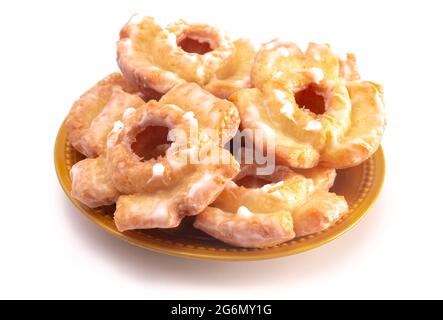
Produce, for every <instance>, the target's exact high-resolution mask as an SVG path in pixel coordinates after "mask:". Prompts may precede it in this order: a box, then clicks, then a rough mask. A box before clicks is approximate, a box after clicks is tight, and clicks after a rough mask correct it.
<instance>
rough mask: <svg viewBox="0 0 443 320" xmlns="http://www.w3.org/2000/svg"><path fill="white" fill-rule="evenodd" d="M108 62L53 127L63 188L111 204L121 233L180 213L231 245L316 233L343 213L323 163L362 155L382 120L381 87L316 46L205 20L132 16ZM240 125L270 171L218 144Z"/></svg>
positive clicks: (174, 220) (332, 172)
mask: <svg viewBox="0 0 443 320" xmlns="http://www.w3.org/2000/svg"><path fill="white" fill-rule="evenodd" d="M117 62H118V66H119V68H120V70H121V73H113V74H110V75H108V76H107V77H105V78H104V79H103V80H101V81H99V82H98V83H97V84H96V85H95V86H93V87H92V88H91V89H89V90H88V91H87V92H85V93H84V94H83V95H82V96H81V97H80V98H79V99H78V100H77V101H76V102H75V103H74V105H73V106H72V108H71V111H70V113H69V115H68V117H67V119H66V122H65V125H66V128H67V132H68V139H69V142H70V143H71V144H72V146H73V147H74V148H75V149H76V150H78V151H79V152H80V153H82V154H83V155H84V156H85V159H84V160H81V161H79V162H78V163H76V164H75V165H74V166H73V167H72V169H71V178H72V195H73V197H74V198H76V199H77V200H78V201H80V202H81V203H82V204H84V205H86V206H88V207H90V208H95V207H100V206H108V205H114V204H115V213H114V220H115V224H116V227H117V228H118V230H119V231H121V232H124V231H127V230H134V229H152V228H175V227H177V226H179V225H180V223H181V222H182V220H183V219H188V218H187V217H193V218H192V219H194V220H193V221H194V222H193V223H194V227H195V228H197V229H199V230H201V231H203V232H205V233H207V234H209V235H211V236H212V237H214V238H216V239H219V240H221V241H223V242H225V243H227V244H230V245H232V246H237V247H245V248H265V247H270V246H275V245H278V244H281V243H283V242H286V241H289V240H292V239H294V238H296V237H303V236H306V235H309V234H314V233H317V232H320V231H322V230H325V229H326V228H328V227H330V226H331V225H333V224H334V223H335V222H336V221H338V220H339V219H340V218H341V217H343V216H344V215H345V214H346V213H347V211H348V205H347V202H346V199H345V198H344V197H342V196H339V195H336V194H335V193H333V192H330V191H329V190H330V189H331V187H332V186H333V185H334V180H335V177H336V169H340V168H348V167H352V166H356V165H359V164H361V163H362V162H363V161H365V160H367V159H368V158H369V157H370V156H371V155H372V154H373V153H374V152H375V151H376V150H377V148H378V147H379V144H380V141H381V139H382V135H383V132H384V128H385V123H386V119H385V113H384V106H383V96H382V87H381V86H380V85H378V84H376V83H373V82H369V81H363V80H361V79H360V76H359V74H358V71H357V68H356V60H355V57H354V55H352V54H348V55H347V56H346V57H345V58H339V57H338V56H337V55H336V54H334V53H333V51H332V50H331V48H330V46H329V45H323V44H322V45H319V44H310V45H309V46H308V48H307V50H306V51H302V50H301V49H300V48H299V47H298V46H297V45H295V44H294V43H292V42H283V41H280V40H273V41H270V42H268V43H266V44H263V45H262V46H261V47H260V48H255V47H254V46H253V45H252V44H251V42H250V41H249V40H247V39H239V40H232V39H231V38H230V37H229V36H227V35H225V34H224V33H222V32H220V31H219V30H217V29H216V28H214V27H212V26H209V25H204V24H191V23H187V22H185V21H178V22H176V23H172V24H169V25H168V26H166V27H162V26H161V25H159V24H158V23H156V21H155V19H153V18H151V17H144V16H140V15H135V16H133V17H132V18H131V19H130V20H129V22H128V23H127V24H126V25H125V26H124V27H123V28H122V30H121V32H120V39H119V41H118V43H117ZM256 132H261V133H262V134H255V133H256ZM241 133H243V135H244V138H245V140H247V141H248V142H249V144H251V145H252V146H253V147H254V150H255V152H256V151H257V150H258V151H260V152H262V153H263V154H265V155H266V154H267V153H268V152H269V150H271V149H272V151H273V153H272V154H273V155H275V157H274V159H273V160H274V162H275V165H274V166H273V167H272V168H271V170H268V171H267V172H266V173H265V174H263V170H260V169H263V166H264V164H263V163H261V162H259V161H257V160H256V159H255V158H253V159H252V161H246V160H245V159H246V158H247V157H245V156H244V155H245V152H247V149H246V148H245V147H244V146H243V147H242V148H241V150H240V152H239V154H240V156H234V151H233V150H232V148H229V147H228V146H230V145H232V144H231V142H232V139H233V138H235V136H236V135H238V134H241ZM268 155H269V154H268Z"/></svg>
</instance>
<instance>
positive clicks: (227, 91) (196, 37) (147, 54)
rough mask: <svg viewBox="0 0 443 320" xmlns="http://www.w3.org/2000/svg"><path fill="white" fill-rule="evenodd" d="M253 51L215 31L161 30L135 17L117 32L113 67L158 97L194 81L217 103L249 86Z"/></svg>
mask: <svg viewBox="0 0 443 320" xmlns="http://www.w3.org/2000/svg"><path fill="white" fill-rule="evenodd" d="M254 55H255V50H254V48H253V46H252V45H251V43H250V42H249V41H248V40H244V39H240V40H237V41H234V42H232V41H231V40H230V39H229V38H228V37H227V36H225V35H223V34H222V33H221V32H219V31H218V30H217V29H215V28H213V27H211V26H209V25H203V24H189V23H186V22H184V21H182V20H181V21H179V22H177V23H173V24H170V25H168V26H167V27H166V28H164V29H163V28H162V27H160V26H159V25H158V24H157V23H156V22H155V21H154V19H153V18H151V17H143V16H140V15H135V16H133V17H132V18H131V19H130V21H129V22H128V23H127V24H126V25H125V26H124V27H123V29H122V30H121V31H120V40H119V41H118V43H117V62H118V65H119V66H120V69H121V71H122V72H123V74H124V75H125V77H126V78H127V79H128V81H129V82H131V83H132V84H133V85H135V86H137V87H138V88H139V90H140V91H142V92H143V93H145V94H151V95H152V93H153V92H154V93H156V96H157V97H158V98H159V97H161V96H162V95H163V94H164V93H166V92H167V91H168V90H170V89H171V88H172V87H174V86H175V85H177V84H180V83H183V82H195V83H197V84H199V85H200V86H202V87H204V88H206V89H207V90H209V91H210V92H211V93H213V94H215V95H216V96H219V97H221V98H228V97H229V96H230V95H231V94H232V93H233V92H235V91H236V90H238V89H240V88H246V87H248V86H249V82H250V81H249V77H250V70H251V66H252V61H253V58H254Z"/></svg>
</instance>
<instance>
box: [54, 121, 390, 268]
mask: <svg viewBox="0 0 443 320" xmlns="http://www.w3.org/2000/svg"><path fill="white" fill-rule="evenodd" d="M65 122H66V119H65V120H64V121H63V123H62V125H61V126H60V128H59V130H58V132H57V137H56V141H55V145H54V165H55V171H56V175H57V179H58V181H59V183H60V185H61V187H62V189H63V191H64V193H65V195H66V197H67V198H68V199H69V201H70V202H71V204H73V205H74V207H75V208H76V209H77V210H78V211H80V213H81V214H82V215H83V216H85V217H86V218H88V220H90V221H91V222H92V223H93V224H95V225H96V226H97V227H99V228H100V229H103V230H105V231H106V232H107V233H109V234H111V235H113V236H115V237H117V238H119V239H121V240H124V241H126V242H128V243H130V244H132V245H135V246H137V247H139V248H142V249H145V250H150V251H154V252H157V253H162V254H167V255H170V256H175V257H181V258H190V259H197V260H213V261H214V260H215V261H234V262H235V261H257V260H267V259H275V258H282V257H287V256H291V255H295V254H299V253H302V252H306V251H308V250H312V249H315V248H318V247H320V246H322V245H325V244H327V243H329V242H331V241H333V240H335V239H337V238H338V237H340V236H341V235H343V234H344V233H346V232H348V231H349V230H351V229H352V228H353V227H354V226H356V225H357V224H358V223H359V222H360V221H361V220H362V219H363V218H364V217H365V216H366V215H367V213H368V211H369V209H370V207H371V206H372V205H373V204H374V203H375V201H376V200H377V198H378V196H379V195H380V193H381V190H382V189H383V185H384V180H385V174H386V163H385V156H384V152H383V148H382V146H381V145H380V146H379V148H378V150H377V151H376V152H374V154H373V155H372V157H374V158H375V164H376V165H375V170H374V171H375V172H374V182H373V183H372V185H371V188H370V190H368V193H367V194H366V196H365V197H364V198H362V201H361V203H360V204H359V205H358V209H359V211H360V212H359V213H358V214H357V215H356V216H355V217H354V218H353V219H351V221H347V223H341V224H340V225H341V227H340V228H339V229H338V230H337V231H336V232H334V233H331V234H329V235H325V233H323V236H322V233H320V234H315V235H313V236H312V237H311V238H310V239H314V238H318V241H311V242H309V241H307V242H306V244H305V245H303V246H296V247H287V249H286V250H278V251H266V249H257V250H253V251H241V248H238V249H237V250H236V251H230V250H228V249H226V250H222V249H215V250H209V249H201V248H200V249H199V248H196V247H193V248H192V250H190V249H191V248H190V247H189V246H188V247H187V246H186V245H183V246H181V245H179V244H175V245H174V243H171V244H166V243H163V242H162V243H159V242H158V241H155V239H154V240H152V241H147V240H146V239H144V240H141V239H140V237H137V236H136V235H137V231H130V232H124V233H122V232H119V231H118V230H117V229H116V228H115V227H111V226H109V225H107V224H105V223H103V222H102V221H101V220H100V219H98V218H97V217H95V216H94V215H93V214H91V213H90V212H88V211H87V209H86V208H85V207H84V206H83V205H82V204H81V203H80V202H79V201H77V200H76V199H74V198H73V197H72V195H71V192H70V188H69V186H68V184H66V181H65V180H66V176H65V175H66V173H65V172H63V171H64V169H66V161H63V160H64V159H65V157H64V154H65V153H64V149H65V146H66V142H67V134H66V128H65ZM68 176H69V172H68ZM246 250H248V249H246Z"/></svg>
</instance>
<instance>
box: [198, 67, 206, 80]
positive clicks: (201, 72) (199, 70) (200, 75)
mask: <svg viewBox="0 0 443 320" xmlns="http://www.w3.org/2000/svg"><path fill="white" fill-rule="evenodd" d="M204 75H205V69H204V68H203V67H202V66H199V67H198V68H197V76H198V77H199V78H203V77H204Z"/></svg>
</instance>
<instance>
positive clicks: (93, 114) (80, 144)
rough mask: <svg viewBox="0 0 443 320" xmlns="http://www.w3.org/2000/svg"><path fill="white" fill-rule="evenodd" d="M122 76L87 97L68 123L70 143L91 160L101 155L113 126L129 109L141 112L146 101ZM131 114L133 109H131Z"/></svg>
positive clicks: (116, 75)
mask: <svg viewBox="0 0 443 320" xmlns="http://www.w3.org/2000/svg"><path fill="white" fill-rule="evenodd" d="M137 94H138V91H137V89H135V88H134V87H133V86H131V85H129V84H128V83H127V82H126V81H125V79H124V78H123V76H122V75H121V74H120V73H113V74H111V75H109V76H107V77H106V78H104V79H103V80H101V81H100V82H98V83H97V84H96V85H95V86H94V87H92V88H91V89H89V90H88V91H87V92H86V93H84V94H83V95H82V96H81V97H80V99H79V100H77V101H76V102H75V103H74V105H73V106H72V108H71V111H70V113H69V115H68V117H67V119H66V130H67V133H68V140H69V142H70V143H71V144H72V145H73V146H74V148H75V149H77V150H78V151H79V152H80V153H82V154H84V155H85V156H87V157H89V158H95V157H97V156H99V155H102V154H103V153H104V151H105V149H106V139H107V135H108V133H109V131H111V129H112V127H113V124H114V122H115V121H117V120H121V118H122V117H123V115H124V113H125V111H126V110H127V109H128V108H138V107H139V106H141V105H142V104H144V101H143V100H142V99H141V98H140V97H139V96H138V95H137ZM130 110H132V109H130Z"/></svg>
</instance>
